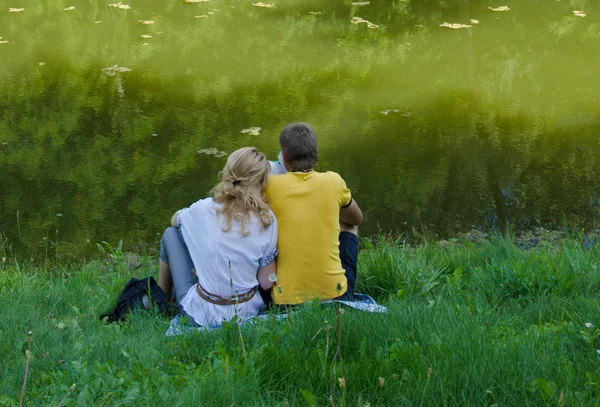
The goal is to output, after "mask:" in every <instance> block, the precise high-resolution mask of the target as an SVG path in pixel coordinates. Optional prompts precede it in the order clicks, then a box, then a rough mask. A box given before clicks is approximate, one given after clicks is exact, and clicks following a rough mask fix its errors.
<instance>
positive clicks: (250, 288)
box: [159, 123, 363, 327]
mask: <svg viewBox="0 0 600 407" xmlns="http://www.w3.org/2000/svg"><path fill="white" fill-rule="evenodd" d="M279 142H280V144H281V150H282V155H281V160H282V164H280V163H270V162H269V161H268V160H267V158H266V157H265V155H264V154H262V153H261V152H259V151H257V150H256V149H255V148H250V147H245V148H241V149H239V150H237V151H235V152H233V153H232V154H231V155H230V156H229V158H228V159H227V163H226V164H225V168H224V169H223V172H222V174H221V182H220V183H219V184H218V185H217V186H216V187H215V188H214V190H213V196H212V197H210V198H206V199H201V200H199V201H198V202H196V203H194V204H193V205H192V206H190V207H189V208H185V209H182V210H180V211H178V212H176V213H175V214H174V215H173V217H172V219H171V225H172V227H170V228H168V229H167V230H166V231H165V233H164V235H163V238H162V241H161V247H160V275H159V285H160V287H161V288H162V289H163V291H164V292H165V293H166V294H167V298H172V297H174V298H175V300H176V302H177V305H178V306H179V310H180V312H181V313H182V314H183V315H184V316H187V317H188V321H189V322H188V323H189V324H191V325H198V326H205V327H215V326H220V325H221V324H222V323H223V322H224V321H229V320H231V319H232V318H233V317H234V316H237V317H238V318H239V319H247V318H251V317H254V316H256V315H257V314H258V313H259V311H260V310H261V308H263V306H264V305H265V304H266V305H270V302H271V301H273V302H274V303H275V304H276V305H284V306H289V305H295V304H301V303H304V302H307V301H311V300H313V299H315V298H317V299H320V300H331V299H350V300H351V299H352V297H353V293H354V283H355V281H356V261H357V253H358V236H357V234H358V225H359V224H360V223H361V222H362V219H363V215H362V212H361V211H360V209H359V207H358V205H357V204H356V202H355V201H354V200H353V199H352V197H351V194H350V190H349V189H348V188H347V187H346V183H345V182H344V180H343V179H342V178H341V177H340V176H339V175H338V174H336V173H334V172H316V171H314V167H315V165H316V163H317V138H316V135H315V132H314V131H313V129H312V127H311V126H309V125H308V124H305V123H292V124H290V125H288V126H287V127H285V129H283V131H282V132H281V135H280V137H279ZM269 172H271V175H269ZM275 174H278V175H275ZM271 298H272V299H271Z"/></svg>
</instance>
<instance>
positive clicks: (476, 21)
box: [471, 19, 479, 24]
mask: <svg viewBox="0 0 600 407" xmlns="http://www.w3.org/2000/svg"><path fill="white" fill-rule="evenodd" d="M471 24H479V20H475V19H471Z"/></svg>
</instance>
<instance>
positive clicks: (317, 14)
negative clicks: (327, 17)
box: [308, 11, 323, 16]
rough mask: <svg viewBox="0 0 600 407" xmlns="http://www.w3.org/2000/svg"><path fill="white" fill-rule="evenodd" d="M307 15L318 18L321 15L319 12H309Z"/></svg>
mask: <svg viewBox="0 0 600 407" xmlns="http://www.w3.org/2000/svg"><path fill="white" fill-rule="evenodd" d="M308 14H310V15H313V16H320V15H321V14H323V13H321V12H320V11H309V12H308Z"/></svg>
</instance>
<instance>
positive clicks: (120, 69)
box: [102, 65, 131, 76]
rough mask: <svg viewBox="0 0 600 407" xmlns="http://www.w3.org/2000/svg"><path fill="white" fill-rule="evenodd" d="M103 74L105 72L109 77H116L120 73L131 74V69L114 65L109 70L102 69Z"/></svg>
mask: <svg viewBox="0 0 600 407" xmlns="http://www.w3.org/2000/svg"><path fill="white" fill-rule="evenodd" d="M102 72H104V73H105V74H106V75H108V76H115V75H116V74H118V73H122V72H131V68H127V67H126V66H119V65H114V66H110V67H108V68H104V69H102Z"/></svg>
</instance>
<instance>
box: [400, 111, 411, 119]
mask: <svg viewBox="0 0 600 407" xmlns="http://www.w3.org/2000/svg"><path fill="white" fill-rule="evenodd" d="M411 116H412V113H411V112H406V113H402V117H406V118H408V117H411Z"/></svg>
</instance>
